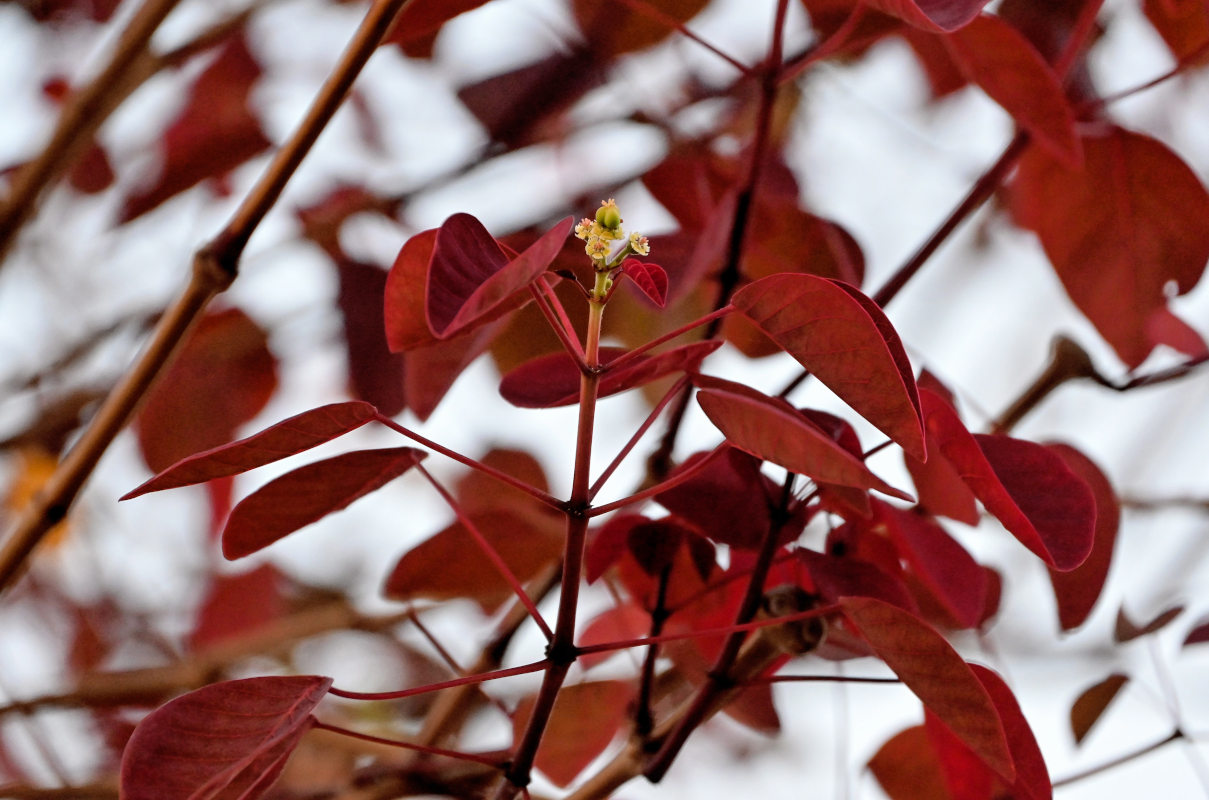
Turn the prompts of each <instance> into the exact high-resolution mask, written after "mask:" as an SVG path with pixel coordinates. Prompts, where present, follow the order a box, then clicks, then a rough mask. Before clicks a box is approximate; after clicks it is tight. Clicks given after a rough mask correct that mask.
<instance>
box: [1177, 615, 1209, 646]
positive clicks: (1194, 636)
mask: <svg viewBox="0 0 1209 800" xmlns="http://www.w3.org/2000/svg"><path fill="white" fill-rule="evenodd" d="M1203 642H1209V620H1201V621H1200V622H1198V623H1197V624H1196V626H1195V627H1193V629H1192V630H1190V631H1188V635H1187V636H1185V637H1184V645H1183V646H1184V647H1187V646H1188V645H1190V644H1201V643H1203Z"/></svg>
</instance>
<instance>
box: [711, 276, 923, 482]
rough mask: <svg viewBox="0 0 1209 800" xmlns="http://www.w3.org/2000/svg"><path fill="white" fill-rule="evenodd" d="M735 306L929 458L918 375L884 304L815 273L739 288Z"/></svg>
mask: <svg viewBox="0 0 1209 800" xmlns="http://www.w3.org/2000/svg"><path fill="white" fill-rule="evenodd" d="M731 302H732V304H733V305H734V307H735V308H736V309H737V310H738V311H739V312H740V313H742V314H743V315H744V316H745V317H747V318H748V319H749V320H751V322H753V323H754V324H755V325H756V327H758V328H759V329H760V330H761V331H762V332H763V333H764V334H765V335H767V336H768V337H769V338H770V339H772V340H773V341H774V342H776V343H777V344H778V345H780V346H781V348H782V349H784V350H785V351H786V352H788V353H789V354H790V355H791V356H793V357H794V358H795V359H797V361H798V362H799V363H800V364H801V365H802V366H804V367H805V368H806V369H808V370H810V372H811V373H812V374H813V375H814V376H815V377H817V378H818V379H819V380H820V381H822V382H823V383H824V384H826V385H827V387H828V388H829V389H831V390H832V391H833V392H835V393H836V394H837V395H839V396H840V398H841V399H842V400H844V402H846V403H848V405H850V406H852V408H853V409H854V410H855V411H856V412H857V413H858V414H860V415H861V416H862V417H864V418H865V419H867V420H869V422H871V423H872V424H873V425H874V426H875V427H877V428H878V429H879V430H881V431H882V432H883V433H885V434H886V435H887V436H889V437H890V438H891V439H893V440H894V441H895V442H897V443H898V444H900V445H901V446H902V447H903V449H904V450H906V451H907V452H908V453H910V454H911V455H913V456H915V457H916V458H919V459H924V458H926V457H927V453H926V448H925V444H924V434H923V424H922V418H921V413H920V407H919V396H918V394H917V391H916V388H915V379H914V378H913V377H912V374H911V366H910V363H909V362H908V360H907V354H906V352H905V351H904V350H903V346H902V342H901V341H900V340H899V338H898V334H896V333H895V332H894V328H893V327H892V326H891V325H890V322H889V320H887V319H886V316H885V314H883V313H882V311H881V309H879V308H878V307H877V305H876V304H874V303H873V301H872V300H870V299H869V298H867V297H865V296H864V295H863V294H861V293H860V292H859V291H857V290H856V289H854V288H852V287H851V286H849V285H848V284H845V283H842V282H840V281H834V280H828V279H827V278H820V277H817V276H814V275H792V274H782V275H772V276H770V277H768V278H763V279H761V280H758V281H756V282H754V283H751V284H749V285H747V286H745V287H744V288H742V289H740V290H739V291H738V292H736V293H735V296H734V298H733V299H732V301H731Z"/></svg>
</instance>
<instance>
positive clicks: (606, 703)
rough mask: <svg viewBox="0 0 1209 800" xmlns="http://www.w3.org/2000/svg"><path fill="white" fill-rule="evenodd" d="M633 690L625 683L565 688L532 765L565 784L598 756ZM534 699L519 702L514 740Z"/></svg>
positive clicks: (625, 713) (622, 718)
mask: <svg viewBox="0 0 1209 800" xmlns="http://www.w3.org/2000/svg"><path fill="white" fill-rule="evenodd" d="M633 694H634V690H633V688H632V687H631V686H630V684H629V683H628V682H626V681H594V682H590V683H576V684H572V685H570V686H565V687H563V689H562V691H560V692H559V693H558V699H557V700H555V701H554V710H553V712H551V714H550V723H549V725H548V726H547V727H546V733H545V735H544V736H542V742H541V746H540V747H538V750H537V758H536V759H535V760H534V762H533V763H534V766H536V767H537V768H538V769H539V770H541V771H542V772H543V773H544V774H545V776H546V777H547V778H549V779H550V780H551V781H553V782H554V783H555V785H557V786H566V785H567V784H569V783H570V782H571V781H573V780H575V777H576V776H577V775H579V773H580V772H581V771H582V770H583V769H584V767H586V766H588V764H590V763H592V760H593V759H594V758H596V756H598V755H600V754H601V753H602V752H603V751H604V749H605V748H606V747H608V746H609V742H611V741H613V737H614V736H615V735H616V734H617V730H618V729H619V728H620V727H621V723H622V722H624V721H625V719H626V717H627V716H628V714H629V703H630V699H631V698H632V697H633ZM535 699H536V698H535V697H534V696H533V695H530V696H529V697H526V698H525V699H524V700H522V701H521V702H520V705H519V706H517V709H516V714H515V715H514V716H513V717H512V730H513V739H514V741H520V738H521V736H522V734H523V733H524V730H525V726H526V725H527V724H528V722H529V717H530V716H532V714H533V706H534V701H535Z"/></svg>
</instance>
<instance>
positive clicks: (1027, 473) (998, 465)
mask: <svg viewBox="0 0 1209 800" xmlns="http://www.w3.org/2000/svg"><path fill="white" fill-rule="evenodd" d="M920 399H921V402H922V403H923V409H924V415H925V419H926V424H927V427H928V432H929V434H931V435H932V436H934V437H935V438H936V442H937V444H938V445H939V449H940V452H939V453H937V454H934V455H933V457H943V458H945V459H947V460H948V461H949V462H950V463H952V464H953V466H954V467H956V469H957V471H958V472H959V473H960V474H961V476H962V479H963V480H964V481H965V482H966V484H967V485H968V486H969V487H970V489H971V490H973V492H974V494H975V496H977V497H978V499H979V500H981V501H982V504H983V505H984V506H986V509H987V511H989V512H991V513H992V514H993V515H995V517H996V518H998V520H999V521H1000V522H1001V523H1003V527H1005V528H1007V530H1008V531H1009V532H1010V533H1011V534H1012V535H1013V536H1015V537H1016V538H1017V539H1018V540H1019V541H1020V542H1021V544H1023V545H1024V546H1025V547H1027V548H1028V549H1029V550H1031V551H1033V553H1035V554H1036V555H1037V556H1038V557H1040V558H1041V559H1042V560H1043V561H1045V563H1047V564H1049V565H1050V566H1052V567H1054V568H1055V569H1058V570H1062V571H1066V570H1071V569H1074V568H1075V567H1077V566H1079V565H1080V564H1082V563H1083V562H1084V561H1085V560H1086V559H1087V557H1088V554H1090V553H1091V548H1092V543H1093V541H1094V538H1095V521H1096V504H1095V498H1094V497H1093V495H1092V491H1091V489H1090V488H1089V487H1088V485H1087V484H1086V483H1085V482H1084V481H1083V479H1082V478H1080V477H1079V476H1078V475H1076V474H1075V473H1074V472H1072V471H1071V469H1070V468H1069V467H1067V466H1066V463H1065V462H1064V461H1063V460H1062V459H1061V458H1060V457H1059V456H1058V455H1057V454H1055V453H1053V452H1052V451H1050V450H1048V449H1047V448H1045V447H1043V446H1041V445H1039V444H1034V443H1033V442H1027V441H1024V440H1023V439H1012V438H1010V437H1007V436H987V435H974V434H971V433H970V432H969V431H967V430H966V428H965V425H963V424H962V422H961V420H960V419H958V417H957V413H956V412H955V411H953V408H952V407H951V406H950V405H949V404H948V403H946V402H945V401H944V400H942V399H941V398H940V397H939V396H938V395H936V394H934V393H932V392H931V391H929V390H927V389H924V390H922V391H921V392H920Z"/></svg>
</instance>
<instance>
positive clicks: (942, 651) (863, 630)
mask: <svg viewBox="0 0 1209 800" xmlns="http://www.w3.org/2000/svg"><path fill="white" fill-rule="evenodd" d="M839 605H840V608H841V609H842V610H843V612H844V615H845V616H846V617H847V618H848V620H849V621H850V622H851V623H852V625H853V626H854V627H855V628H856V629H857V631H858V632H859V633H860V634H861V636H862V637H864V639H865V640H866V641H867V642H868V643H869V644H870V645H871V646H872V647H873V650H874V652H875V653H877V656H878V657H879V658H880V659H882V661H884V662H885V663H886V666H888V667H889V668H890V669H891V670H893V671H894V674H895V675H897V676H898V677H899V678H900V679H902V682H903V683H904V684H906V685H907V688H909V689H910V690H911V691H912V692H914V693H915V695H916V696H917V697H918V698H919V699H920V700H921V701H922V702H923V704H924V706H925V707H926V708H927V709H928V710H929V711H931V712H932V713H933V714H935V715H936V716H937V717H938V718H939V719H940V720H941V721H943V722H944V723H945V725H947V726H948V727H949V729H950V730H951V731H952V732H953V733H954V734H955V735H956V736H957V738H958V739H960V740H961V741H962V742H963V743H965V745H966V746H967V747H969V748H970V749H971V750H973V751H974V752H975V753H976V754H978V756H979V758H981V759H982V760H983V761H984V762H986V764H987V766H989V767H990V768H991V769H992V770H994V771H995V773H996V774H997V775H999V776H1001V777H1002V778H1003V779H1004V780H1006V781H1009V782H1010V781H1013V780H1015V778H1016V769H1015V767H1014V766H1013V763H1012V755H1011V752H1010V749H1009V748H1010V746H1009V744H1008V742H1007V738H1006V734H1005V731H1004V726H1003V723H1001V722H1000V716H999V712H998V711H997V710H996V707H995V703H994V701H993V700H992V699H991V695H990V693H989V692H988V691H987V689H986V687H985V686H984V685H983V683H982V681H981V680H980V679H979V677H978V676H977V674H976V673H975V672H974V671H973V670H972V669H971V667H970V665H969V664H967V663H966V662H965V661H963V660H962V658H961V656H959V655H958V654H957V652H956V651H955V650H953V648H952V646H950V645H949V643H948V642H946V641H945V639H944V637H943V636H941V635H940V634H939V633H937V632H936V631H935V630H934V629H933V628H931V627H930V626H929V625H928V624H927V623H925V622H923V621H922V620H920V619H919V618H918V617H916V616H915V615H913V614H910V613H908V612H906V611H903V610H902V609H900V608H897V607H895V606H892V605H890V604H889V603H885V602H882V601H881V600H875V599H873V598H869V597H846V598H843V599H841V600H840V601H839Z"/></svg>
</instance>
